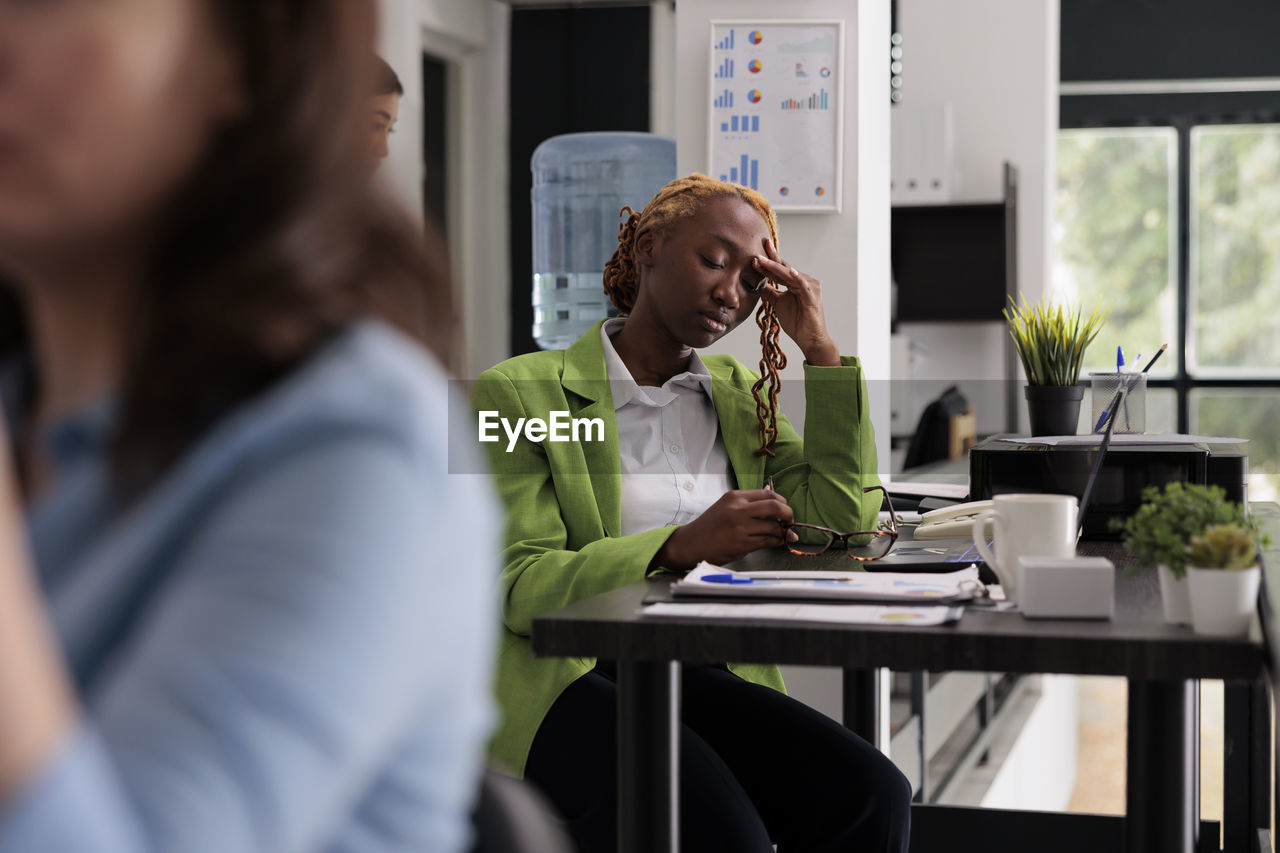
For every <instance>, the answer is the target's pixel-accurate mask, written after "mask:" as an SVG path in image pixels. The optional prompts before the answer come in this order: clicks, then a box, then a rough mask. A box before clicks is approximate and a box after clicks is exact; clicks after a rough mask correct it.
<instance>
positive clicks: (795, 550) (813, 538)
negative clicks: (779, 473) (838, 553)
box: [766, 477, 898, 563]
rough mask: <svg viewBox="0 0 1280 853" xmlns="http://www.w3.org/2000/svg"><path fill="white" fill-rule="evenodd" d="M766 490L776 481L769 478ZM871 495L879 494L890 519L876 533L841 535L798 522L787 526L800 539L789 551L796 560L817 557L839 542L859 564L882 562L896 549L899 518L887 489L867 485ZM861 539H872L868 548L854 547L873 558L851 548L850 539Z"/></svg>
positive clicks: (867, 491)
mask: <svg viewBox="0 0 1280 853" xmlns="http://www.w3.org/2000/svg"><path fill="white" fill-rule="evenodd" d="M766 486H767V488H769V489H772V488H773V478H772V477H770V478H769V480H768V482H767V483H766ZM872 492H879V493H880V495H881V498H882V499H883V501H884V504H885V505H886V506H888V507H889V518H888V520H887V521H885V522H882V523H881V526H880V528H879V529H876V530H855V531H853V532H852V533H841V532H839V531H837V530H832V529H831V528H830V527H823V526H821V525H818V524H804V523H801V522H795V523H793V524H791V525H789V526H788V527H787V529H788V530H793V531H795V534H796V536H797V537H799V538H798V539H797V540H796V541H795V542H788V543H787V550H788V551H790V552H791V553H792V554H795V555H796V556H797V557H817V556H819V555H820V554H825V553H827V551H829V550H831V546H833V545H835V544H836V543H837V542H839V543H841V544H843V545H844V547H845V553H846V554H848V556H849V559H851V560H855V561H857V562H859V563H870V562H873V561H875V560H879V559H882V558H884V557H885V556H886V555H888V553H889V551H890V550H892V549H893V544H894V543H895V542H897V541H898V515H897V513H895V512H894V511H893V501H892V500H891V499H890V498H889V493H888V492H887V491H886V490H885V488H884V486H867V487H866V488H865V489H863V490H862V493H863V494H864V495H868V494H871V493H872ZM859 536H870V537H871V542H870V543H869V544H868V545H866V546H854V547H855V548H856V549H857V550H859V551H861V550H863V548H864V547H865V548H866V550H868V551H870V552H871V556H861V555H859V554H855V553H854V552H853V550H850V549H849V540H850V539H854V538H856V537H859Z"/></svg>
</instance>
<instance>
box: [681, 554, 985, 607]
mask: <svg viewBox="0 0 1280 853" xmlns="http://www.w3.org/2000/svg"><path fill="white" fill-rule="evenodd" d="M709 576H720V577H725V576H728V577H732V578H733V579H734V580H735V581H738V582H736V583H722V582H716V581H711V580H707V578H708V577H709ZM966 582H967V583H966ZM978 583H979V581H978V568H977V566H973V565H970V566H969V567H967V568H964V569H961V570H959V571H956V572H946V573H939V574H934V573H929V572H918V573H917V572H910V573H909V572H830V571H817V572H801V571H782V572H732V571H730V570H729V569H726V568H724V567H722V566H716V565H712V564H711V563H708V562H706V561H705V560H704V561H703V562H701V563H699V564H698V565H697V567H695V568H694V569H693V571H691V572H689V574H687V575H685V576H684V577H683V578H681V579H680V580H678V581H676V582H675V583H673V584H672V585H671V594H672V595H673V596H675V597H677V598H679V597H681V596H697V597H699V598H707V597H715V598H774V599H790V598H806V599H808V598H813V599H833V598H834V599H841V600H844V601H876V602H895V603H907V602H910V603H916V602H919V603H925V602H934V601H936V602H948V603H950V602H959V601H968V600H969V599H970V598H972V597H973V593H974V592H975V591H977V589H978V587H977V584H978Z"/></svg>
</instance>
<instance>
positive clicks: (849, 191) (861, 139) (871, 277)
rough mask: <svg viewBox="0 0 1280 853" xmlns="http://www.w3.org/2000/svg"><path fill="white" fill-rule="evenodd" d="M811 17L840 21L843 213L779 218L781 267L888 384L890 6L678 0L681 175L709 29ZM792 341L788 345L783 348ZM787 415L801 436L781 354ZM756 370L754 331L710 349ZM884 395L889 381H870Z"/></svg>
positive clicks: (703, 155)
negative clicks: (807, 278) (720, 22)
mask: <svg viewBox="0 0 1280 853" xmlns="http://www.w3.org/2000/svg"><path fill="white" fill-rule="evenodd" d="M717 18H725V19H734V18H742V19H750V18H758V19H766V20H767V19H779V18H789V19H790V18H808V19H823V20H834V19H841V20H843V21H844V22H845V68H844V79H843V83H842V86H843V91H844V92H845V100H844V186H843V188H842V193H843V206H844V211H843V212H842V213H839V214H794V213H792V214H787V213H783V214H780V215H779V228H780V241H781V245H782V249H783V257H784V259H785V260H786V261H787V262H788V263H790V264H792V265H793V266H795V267H797V268H799V269H802V270H804V271H806V272H808V273H810V274H811V275H814V276H815V277H817V278H818V280H819V281H821V282H822V286H823V303H824V307H825V311H826V317H827V324H828V326H829V327H830V329H831V333H832V336H833V337H834V338H835V341H836V343H837V345H839V347H840V351H841V352H842V353H845V354H850V355H857V356H860V357H861V358H862V360H863V364H864V366H865V368H866V371H867V375H868V378H869V379H870V380H877V379H881V380H883V379H888V377H889V279H890V274H889V221H888V220H889V217H888V213H889V97H888V91H889V67H888V61H887V60H888V56H887V51H888V33H889V0H856V2H855V0H808V2H805V3H803V4H791V5H788V6H785V7H783V6H780V5H779V4H778V3H777V2H776V0H682V2H680V3H678V4H677V5H676V9H675V28H676V33H675V49H676V57H675V75H674V76H675V79H676V80H678V81H682V82H681V85H679V87H678V89H677V94H676V99H675V110H676V113H675V138H676V145H677V151H676V156H677V160H678V163H677V171H678V172H679V173H680V174H687V173H689V172H706V171H707V170H708V168H709V164H708V163H707V128H708V124H709V122H708V118H707V115H708V110H709V109H710V104H709V103H708V101H709V87H708V86H707V85H705V84H704V83H703V82H698V81H705V80H706V79H707V74H708V73H709V71H708V69H709V68H710V64H711V56H710V54H711V39H710V21H711V20H713V19H717ZM787 343H790V342H789V341H786V342H784V347H785V345H786V344H787ZM786 349H787V353H788V357H789V358H790V361H791V364H790V366H788V368H787V370H786V371H784V374H783V379H784V380H786V390H785V393H784V394H783V396H782V403H783V408H784V410H785V411H786V413H787V416H788V417H789V418H791V419H792V422H793V423H795V424H796V426H797V428H798V429H802V423H803V416H804V400H803V393H801V385H800V382H799V381H794V382H793V381H791V380H800V379H801V378H802V368H801V363H802V358H801V356H800V353H799V352H798V351H797V350H796V348H795V345H794V344H791V345H790V346H789V347H786ZM713 350H714V351H717V352H727V353H731V354H732V355H734V356H735V357H736V358H738V359H739V360H740V361H742V362H743V363H745V364H748V365H752V366H754V365H755V364H756V363H757V362H759V360H760V345H759V333H758V332H757V331H756V329H755V325H754V324H744V325H743V328H740V329H738V330H737V331H736V332H734V333H733V334H732V335H730V336H729V337H728V338H726V339H725V340H724V341H723V342H721V343H720V344H719V345H717V346H716V347H714V348H713ZM876 384H877V385H879V386H880V387H881V390H882V391H887V388H885V387H884V385H885V383H883V382H878V383H876ZM871 405H872V420H873V422H874V424H875V429H876V439H877V446H878V448H879V452H880V459H881V470H882V471H887V470H888V468H887V463H888V459H889V446H888V439H889V401H888V395H887V393H882V394H881V398H877V397H876V396H875V394H874V393H873V397H872V401H871Z"/></svg>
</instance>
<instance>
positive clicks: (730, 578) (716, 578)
mask: <svg viewBox="0 0 1280 853" xmlns="http://www.w3.org/2000/svg"><path fill="white" fill-rule="evenodd" d="M700 580H709V581H712V583H713V584H755V585H756V587H772V585H776V584H780V583H782V581H781V580H774V579H772V578H771V579H768V580H765V579H763V578H740V576H739V575H703V576H701V578H700Z"/></svg>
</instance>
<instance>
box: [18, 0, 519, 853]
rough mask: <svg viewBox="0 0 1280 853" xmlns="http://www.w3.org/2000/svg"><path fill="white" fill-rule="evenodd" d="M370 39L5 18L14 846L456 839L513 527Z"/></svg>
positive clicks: (204, 22) (178, 3)
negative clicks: (376, 159) (387, 187)
mask: <svg viewBox="0 0 1280 853" xmlns="http://www.w3.org/2000/svg"><path fill="white" fill-rule="evenodd" d="M372 32H373V15H372V4H371V3H369V2H362V0H270V2H267V0H93V1H92V2H89V0H66V2H57V3H16V2H0V400H2V401H3V405H4V413H5V416H6V417H5V419H4V422H3V424H4V426H3V430H4V433H0V440H3V441H4V446H5V447H6V448H7V449H8V450H9V452H8V453H3V454H0V809H2V810H3V811H2V812H0V850H3V851H9V850H13V851H24V853H26V851H34V850H104V851H117V850H118V851H134V850H155V851H183V853H190V851H204V850H208V851H217V853H229V852H230V851H259V850H260V851H303V850H307V851H309V850H361V851H366V850H379V851H380V850H414V851H421V850H458V849H463V847H464V846H465V844H466V838H465V836H466V832H465V818H466V813H467V811H468V808H469V804H470V798H471V795H472V792H473V790H474V788H475V780H476V778H477V775H478V772H479V767H480V761H481V755H482V751H483V744H484V740H485V737H486V735H487V733H488V728H489V722H490V719H491V708H490V703H489V699H488V697H487V692H488V691H487V688H488V683H489V660H490V656H491V636H490V635H491V634H492V627H491V626H492V625H493V621H492V611H493V605H492V602H493V596H494V589H493V584H492V578H493V577H494V575H495V573H496V572H495V556H494V552H493V550H492V549H491V548H490V546H489V543H490V542H492V541H494V539H495V536H496V526H495V523H496V521H495V514H494V506H493V505H492V503H491V501H490V499H489V495H488V493H487V492H486V491H485V490H484V488H483V483H482V478H480V477H462V476H455V477H450V476H448V470H449V460H447V459H446V454H445V444H444V442H445V436H446V434H447V431H448V429H447V424H446V416H445V414H444V413H445V412H446V411H448V409H449V406H448V403H447V399H446V398H447V391H446V376H445V374H444V372H443V369H442V368H441V367H440V366H439V364H438V363H437V361H436V360H435V359H434V358H432V357H431V355H430V354H429V352H428V351H427V348H424V347H423V346H420V344H421V343H425V344H426V345H427V346H428V347H429V348H430V349H431V350H433V351H434V352H435V354H436V355H437V356H438V355H441V354H443V353H446V352H447V351H448V340H447V337H446V333H447V330H448V324H449V321H450V319H451V318H450V310H449V299H448V287H447V282H446V280H445V277H444V274H443V270H444V268H445V267H444V264H443V259H442V258H441V256H440V255H439V253H438V252H435V253H433V252H430V251H428V250H427V248H426V247H424V246H423V240H422V237H421V234H420V233H418V232H416V230H415V229H414V228H413V227H412V225H411V224H410V223H408V222H407V221H406V220H405V219H404V217H403V216H401V215H400V214H399V213H397V212H396V211H394V210H392V209H390V208H389V207H388V206H387V205H386V204H385V203H384V202H383V200H382V199H381V198H379V197H378V196H377V195H376V194H375V191H374V190H373V189H372V188H371V187H370V182H369V181H368V179H367V171H366V164H365V160H366V156H365V154H366V152H365V150H364V149H365V148H366V147H367V141H366V137H367V116H366V114H365V110H366V107H367V97H368V91H369V88H370V81H369V79H368V75H369V73H370V72H371V70H372V69H371V68H370V63H369V56H370V52H371V49H372ZM431 319H435V320H438V321H439V325H438V326H436V325H432V324H431V323H430V322H429V321H430V320H431ZM388 320H390V321H391V323H388V322H387V321H388ZM392 324H394V325H392ZM415 339H416V340H415ZM455 470H457V469H455ZM459 529H466V530H468V531H469V536H468V538H467V541H466V542H460V541H459V540H458V539H457V537H455V536H454V535H453V534H454V531H457V530H459Z"/></svg>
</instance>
